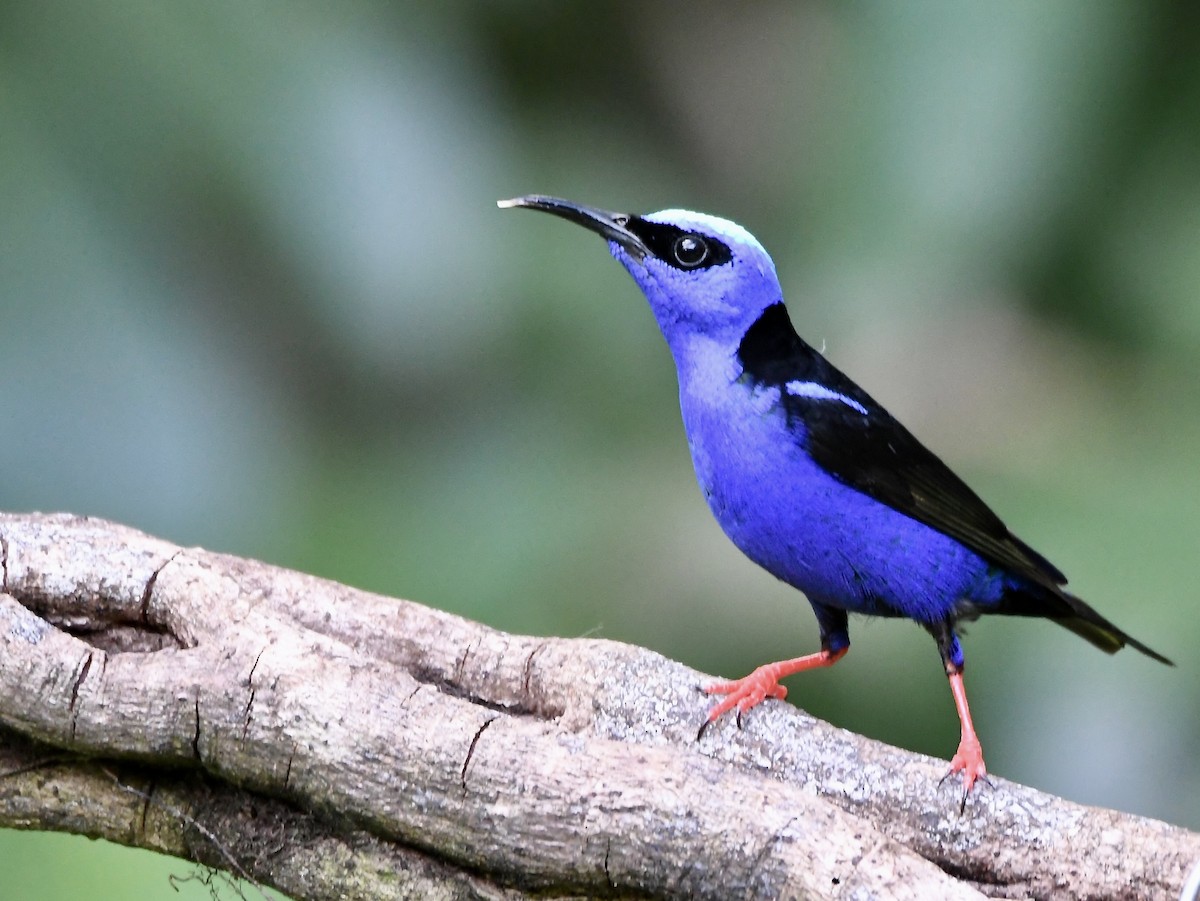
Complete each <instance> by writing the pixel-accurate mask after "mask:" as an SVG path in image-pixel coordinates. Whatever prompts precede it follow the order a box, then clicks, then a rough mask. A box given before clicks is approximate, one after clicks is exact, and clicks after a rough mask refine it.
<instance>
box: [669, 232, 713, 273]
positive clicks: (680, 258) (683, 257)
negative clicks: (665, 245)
mask: <svg viewBox="0 0 1200 901" xmlns="http://www.w3.org/2000/svg"><path fill="white" fill-rule="evenodd" d="M671 252H672V253H673V254H674V255H675V262H677V263H678V264H679V265H680V266H682V267H683V268H684V269H694V268H696V267H697V266H699V265H700V264H701V263H703V262H704V261H705V260H707V259H708V244H707V243H706V242H705V241H704V239H703V238H699V237H697V236H696V235H681V236H680V237H678V238H676V239H675V246H674V247H672V248H671Z"/></svg>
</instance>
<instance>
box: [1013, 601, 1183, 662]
mask: <svg viewBox="0 0 1200 901" xmlns="http://www.w3.org/2000/svg"><path fill="white" fill-rule="evenodd" d="M1040 587H1041V586H1039V588H1040ZM997 612H999V613H1011V614H1014V615H1016V616H1044V617H1045V618H1046V619H1051V620H1054V622H1056V623H1058V624H1059V625H1060V626H1062V627H1063V628H1064V629H1070V630H1071V631H1072V632H1074V633H1075V634H1076V635H1078V636H1079V637H1080V638H1084V639H1087V640H1088V641H1089V642H1091V643H1092V644H1094V645H1095V646H1096V647H1098V648H1099V649H1100V650H1102V651H1104V652H1105V653H1107V654H1115V653H1116V652H1117V651H1119V650H1121V648H1123V647H1125V646H1126V645H1128V646H1129V647H1131V648H1136V649H1137V650H1139V651H1141V652H1142V653H1143V654H1145V655H1146V656H1147V657H1150V658H1152V659H1154V660H1157V661H1158V662H1159V663H1165V664H1166V665H1167V666H1174V665H1175V664H1174V663H1173V662H1172V661H1171V660H1169V659H1168V658H1166V657H1164V656H1163V655H1162V654H1160V653H1158V651H1155V650H1152V649H1151V648H1148V647H1147V646H1146V645H1144V644H1142V643H1141V642H1140V641H1138V640H1137V639H1136V638H1134V637H1133V636H1132V635H1129V634H1128V633H1126V632H1122V631H1121V630H1120V629H1118V628H1117V627H1116V626H1114V625H1113V624H1112V623H1110V622H1109V621H1108V620H1107V619H1105V618H1104V617H1103V616H1101V615H1100V614H1099V613H1097V612H1096V611H1095V610H1093V609H1092V607H1091V606H1090V605H1089V604H1087V603H1086V602H1084V601H1082V600H1080V599H1079V598H1077V597H1075V595H1073V594H1070V593H1069V592H1066V591H1063V590H1062V589H1061V588H1059V589H1058V590H1056V591H1053V592H1052V591H1050V590H1048V589H1043V590H1042V591H1039V592H1037V593H1034V592H1030V591H1015V592H1012V593H1011V594H1009V595H1006V596H1005V598H1004V600H1002V601H1001V602H1000V608H999V610H998V611H997Z"/></svg>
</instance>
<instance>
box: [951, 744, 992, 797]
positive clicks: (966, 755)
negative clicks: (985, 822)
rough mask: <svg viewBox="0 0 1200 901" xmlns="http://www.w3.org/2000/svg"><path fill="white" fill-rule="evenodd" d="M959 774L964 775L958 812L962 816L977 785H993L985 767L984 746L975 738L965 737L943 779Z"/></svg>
mask: <svg viewBox="0 0 1200 901" xmlns="http://www.w3.org/2000/svg"><path fill="white" fill-rule="evenodd" d="M959 772H961V773H962V774H963V790H962V800H961V801H960V802H959V805H958V812H959V813H960V814H961V813H962V812H963V811H964V810H966V808H967V795H969V794H970V793H971V788H972V787H973V786H974V785H975V783H976V782H984V783H985V784H988V785H990V784H991V783H990V782H988V777H987V767H985V766H984V765H983V746H982V745H980V744H979V739H977V738H975V737H974V736H964V737H963V739H962V741H961V742H959V744H958V751H957V752H956V753H955V755H954V757H953V758H951V760H950V771H949V772H948V773H946V775H945V776H943V777H942V781H943V782H945V781H946V780H947V779H949V778H950V777H951V776H953V775H954V774H955V773H959Z"/></svg>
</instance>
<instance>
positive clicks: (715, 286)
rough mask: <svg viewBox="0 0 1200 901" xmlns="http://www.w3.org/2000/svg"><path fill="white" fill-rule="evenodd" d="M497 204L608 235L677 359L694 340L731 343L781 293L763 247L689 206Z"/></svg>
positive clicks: (532, 199) (535, 199)
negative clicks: (647, 210) (636, 212)
mask: <svg viewBox="0 0 1200 901" xmlns="http://www.w3.org/2000/svg"><path fill="white" fill-rule="evenodd" d="M500 206H501V207H527V208H529V209H536V210H543V211H545V212H547V213H553V214H554V215H557V216H561V217H562V218H564V219H569V220H570V221H572V222H575V223H578V224H579V225H582V226H584V227H585V228H588V229H590V230H592V231H594V232H597V233H599V234H601V235H603V236H604V237H605V238H607V239H608V246H609V250H610V251H611V253H612V255H613V256H614V257H616V259H617V260H618V261H619V262H620V263H621V264H622V265H623V266H624V267H625V268H626V269H627V270H629V274H630V275H632V276H633V280H634V281H635V282H637V284H638V287H639V288H641V289H642V293H643V294H645V295H646V299H647V300H648V301H649V302H650V308H651V310H653V311H654V317H655V319H657V320H658V325H659V328H661V329H662V333H663V335H664V337H665V338H666V339H667V343H668V344H669V345H670V347H671V350H672V352H673V353H674V354H675V356H676V358H677V359H678V358H679V357H680V355H681V354H685V353H686V351H685V348H686V347H688V345H690V344H691V343H692V342H693V341H694V340H696V339H701V340H707V341H712V342H715V343H717V344H719V345H723V346H733V347H736V346H737V344H738V342H739V341H740V340H741V337H742V336H743V335H744V334H745V333H746V330H747V329H749V328H750V326H751V325H753V324H754V322H755V321H756V320H757V319H758V318H759V316H760V315H761V313H762V311H763V310H765V309H766V308H767V307H769V306H771V305H772V304H775V303H779V302H780V301H781V300H782V292H781V290H780V287H779V280H778V278H777V277H776V275H775V264H774V263H772V262H771V258H770V257H769V256H768V255H767V252H766V251H765V250H764V249H763V246H762V245H761V244H759V243H758V241H757V240H756V239H755V238H754V236H753V235H752V234H750V233H749V232H748V231H746V230H745V229H744V228H742V227H741V226H740V225H738V224H736V223H734V222H730V221H728V220H726V219H718V218H717V217H716V216H709V215H706V214H704V213H693V212H689V211H687V210H662V211H661V212H658V213H651V214H649V215H646V216H632V215H627V214H624V213H610V212H608V211H606V210H598V209H595V208H593V207H587V206H583V205H581V204H577V203H572V202H571V201H568V200H560V199H558V198H555V197H544V196H541V195H531V196H529V197H518V198H516V199H514V200H503V201H500Z"/></svg>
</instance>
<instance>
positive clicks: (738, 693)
mask: <svg viewBox="0 0 1200 901" xmlns="http://www.w3.org/2000/svg"><path fill="white" fill-rule="evenodd" d="M703 691H704V693H705V694H710V695H725V697H724V699H723V700H722V701H721V702H720V703H719V704H717V705H715V706H714V707H713V709H712V710H710V711H709V712H708V719H707V720H706V721H705V723H704V725H706V726H707V725H708V724H709V723H713V722H716V720H718V719H719V718H720V717H722V716H723V715H724V714H726V713H728V712H729V711H730V710H733V708H735V707H736V708H737V711H738V720H739V723H740V721H741V716H742V714H743V713H745V712H746V711H748V710H750V709H751V708H753V707H756V706H757V705H759V704H761V703H762V702H763V701H765V700H766V699H767V698H777V699H779V700H780V701H782V700H783V699H784V698H786V697H787V688H785V687H784V686H782V685H780V684H779V665H778V664H775V663H768V664H765V665H763V666H760V667H759V668H758V669H756V670H755V671H754V672H752V673H751V674H750V675H748V676H743V677H742V678H741V679H734V680H733V681H731V682H714V683H713V684H712V685H706V686H704V688H703Z"/></svg>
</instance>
